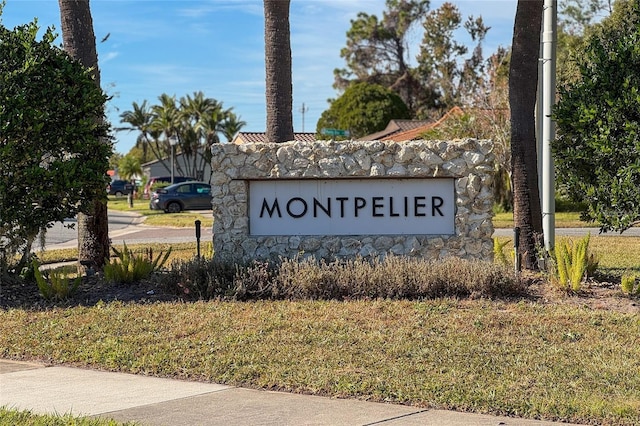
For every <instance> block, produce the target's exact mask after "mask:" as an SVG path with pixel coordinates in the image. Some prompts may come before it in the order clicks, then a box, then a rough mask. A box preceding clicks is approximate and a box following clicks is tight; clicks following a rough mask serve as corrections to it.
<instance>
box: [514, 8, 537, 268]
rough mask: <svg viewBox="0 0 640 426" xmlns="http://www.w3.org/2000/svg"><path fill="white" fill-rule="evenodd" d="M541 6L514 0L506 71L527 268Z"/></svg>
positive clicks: (533, 213) (532, 247)
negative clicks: (511, 37) (507, 68)
mask: <svg viewBox="0 0 640 426" xmlns="http://www.w3.org/2000/svg"><path fill="white" fill-rule="evenodd" d="M542 6H543V1H542V0H518V5H517V7H516V17H515V22H514V25H513V42H512V45H511V62H510V70H509V104H510V106H511V165H512V166H511V170H512V173H513V219H514V225H515V226H516V227H518V228H520V232H521V234H520V235H521V238H520V252H521V253H522V254H523V266H524V267H525V268H527V269H536V268H537V265H536V239H537V236H538V235H539V234H541V233H542V212H541V207H540V193H539V188H538V168H537V166H538V164H537V161H538V159H537V154H536V135H535V133H536V131H535V104H536V93H537V83H538V57H539V52H540V29H541V26H542Z"/></svg>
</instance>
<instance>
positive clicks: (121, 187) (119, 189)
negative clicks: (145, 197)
mask: <svg viewBox="0 0 640 426" xmlns="http://www.w3.org/2000/svg"><path fill="white" fill-rule="evenodd" d="M131 190H133V185H132V184H131V182H129V181H128V180H120V179H115V180H112V181H111V183H110V184H109V185H107V194H108V195H115V196H116V197H122V196H123V195H129V192H130V191H131Z"/></svg>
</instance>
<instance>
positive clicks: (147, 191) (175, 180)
mask: <svg viewBox="0 0 640 426" xmlns="http://www.w3.org/2000/svg"><path fill="white" fill-rule="evenodd" d="M190 180H196V178H194V177H191V176H174V177H173V183H180V182H187V181H190ZM157 183H165V184H170V183H171V176H152V177H151V178H149V182H147V184H146V185H145V187H144V191H143V192H142V196H143V197H144V198H145V199H149V196H150V195H151V192H152V190H151V188H153V185H155V184H157Z"/></svg>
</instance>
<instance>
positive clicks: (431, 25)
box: [334, 0, 489, 118]
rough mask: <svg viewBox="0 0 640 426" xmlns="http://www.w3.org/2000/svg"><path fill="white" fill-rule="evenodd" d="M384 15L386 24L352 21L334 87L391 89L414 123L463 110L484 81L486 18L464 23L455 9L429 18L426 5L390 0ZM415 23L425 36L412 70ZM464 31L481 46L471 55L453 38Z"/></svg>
mask: <svg viewBox="0 0 640 426" xmlns="http://www.w3.org/2000/svg"><path fill="white" fill-rule="evenodd" d="M386 9H387V10H385V11H384V12H383V15H382V19H379V18H378V17H377V16H375V15H369V14H367V13H360V14H358V17H357V19H355V20H352V21H351V28H350V29H349V31H348V32H347V45H346V47H345V48H343V49H342V50H341V52H340V55H341V56H342V57H343V58H345V59H346V61H347V67H346V68H345V69H337V70H334V75H335V83H334V87H335V88H336V89H339V90H345V89H346V88H347V87H348V86H349V85H350V84H351V83H353V82H367V83H375V84H380V85H382V86H384V87H388V88H390V89H392V90H393V91H394V92H396V93H397V94H398V95H400V97H401V98H402V99H403V101H404V102H405V104H406V105H407V107H408V108H409V111H410V114H411V117H415V118H428V117H435V116H440V115H442V113H443V112H444V111H446V110H448V109H450V108H451V107H453V106H463V105H465V102H468V101H469V100H470V99H471V94H472V93H473V92H474V91H477V90H479V85H480V84H481V83H482V80H483V78H484V75H483V71H484V69H483V67H484V59H483V56H482V49H481V43H482V41H483V39H484V37H485V35H486V33H487V31H488V30H489V28H488V27H486V26H485V25H484V23H483V22H482V18H477V19H474V18H473V17H468V18H467V20H466V21H465V22H464V23H463V18H462V16H461V14H460V12H459V10H458V9H457V8H456V7H455V6H454V5H452V4H451V3H444V4H442V5H441V6H440V7H439V8H438V9H436V10H433V11H430V12H429V2H428V1H426V0H387V1H386ZM417 23H421V24H422V28H423V30H424V32H423V39H422V43H421V46H420V50H419V52H418V55H417V57H416V58H415V59H416V60H417V62H418V65H417V66H415V67H412V66H410V63H411V58H410V56H409V44H408V37H409V34H410V29H411V28H412V27H413V26H414V25H415V24H417ZM460 29H464V30H466V31H467V33H468V34H469V36H470V37H471V39H472V41H474V42H476V43H477V45H476V46H475V48H474V49H473V51H472V53H471V55H468V49H467V47H466V46H465V45H464V44H461V43H458V42H457V41H456V40H455V38H454V34H455V35H459V33H460V32H459V30H460ZM466 105H468V103H467V104H466Z"/></svg>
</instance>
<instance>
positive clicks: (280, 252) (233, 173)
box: [211, 139, 494, 261]
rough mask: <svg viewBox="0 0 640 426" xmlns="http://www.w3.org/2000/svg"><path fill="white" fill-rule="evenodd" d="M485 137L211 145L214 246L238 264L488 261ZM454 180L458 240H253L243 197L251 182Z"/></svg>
mask: <svg viewBox="0 0 640 426" xmlns="http://www.w3.org/2000/svg"><path fill="white" fill-rule="evenodd" d="M492 149H493V144H492V142H491V141H487V140H475V139H464V140H456V141H407V142H380V141H372V142H356V141H340V142H334V141H318V142H315V143H308V142H287V143H282V144H271V143H264V144H261V143H260V144H241V145H235V144H218V145H213V147H212V149H211V151H212V154H213V156H212V161H211V166H212V167H211V168H212V170H213V172H212V177H211V184H212V187H213V188H212V192H213V193H212V196H213V201H212V204H213V216H214V224H213V233H214V236H213V245H214V250H215V254H216V256H219V255H220V256H225V257H227V256H228V257H231V258H232V259H234V260H237V261H246V260H251V259H272V258H277V257H280V256H282V257H294V256H302V257H308V256H313V257H316V258H323V259H335V258H346V257H356V256H361V257H364V258H371V257H379V256H384V255H386V254H389V253H391V254H393V255H404V256H414V257H423V258H428V259H441V258H444V257H447V256H458V257H462V258H467V259H485V260H489V259H492V258H493V241H492V238H491V236H492V234H493V224H492V221H491V218H492V207H493V193H492V190H491V185H492V182H493V170H494V155H493V153H492ZM356 177H357V178H367V177H372V178H376V179H380V178H385V177H389V178H401V177H404V178H410V177H421V178H425V177H437V178H442V177H453V178H455V185H454V186H455V191H456V194H455V201H456V216H455V235H397V236H396V235H359V236H358V235H351V236H304V235H303V236H300V235H291V236H251V235H249V219H248V218H249V208H248V198H249V197H248V192H249V189H248V188H249V183H248V181H250V180H255V179H287V178H295V179H305V178H308V179H327V178H356Z"/></svg>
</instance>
